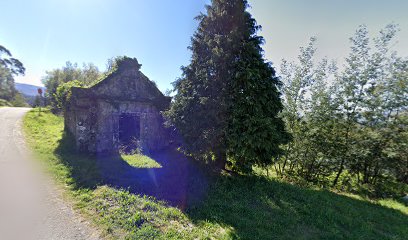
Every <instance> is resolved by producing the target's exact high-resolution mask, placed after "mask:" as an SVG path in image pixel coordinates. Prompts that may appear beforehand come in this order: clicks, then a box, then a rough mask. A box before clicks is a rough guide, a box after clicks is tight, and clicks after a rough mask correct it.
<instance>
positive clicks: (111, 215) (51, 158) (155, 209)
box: [24, 111, 408, 239]
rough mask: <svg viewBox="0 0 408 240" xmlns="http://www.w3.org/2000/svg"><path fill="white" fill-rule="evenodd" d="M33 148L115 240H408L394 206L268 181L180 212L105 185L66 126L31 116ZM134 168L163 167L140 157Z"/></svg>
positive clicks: (222, 192) (226, 186) (219, 189)
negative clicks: (72, 143)
mask: <svg viewBox="0 0 408 240" xmlns="http://www.w3.org/2000/svg"><path fill="white" fill-rule="evenodd" d="M24 125H25V132H26V137H27V139H28V143H29V145H30V146H31V148H32V149H33V150H34V152H35V153H36V154H37V156H38V158H39V159H41V160H42V162H43V163H44V164H45V165H46V166H47V168H48V169H49V171H50V173H51V174H52V176H54V177H55V179H56V181H57V183H59V184H61V185H62V186H63V187H64V188H65V189H66V193H67V196H68V197H69V199H71V200H72V201H73V203H74V205H75V206H76V208H77V209H78V210H79V211H80V212H82V213H83V214H84V215H85V216H86V217H88V218H89V219H90V220H91V222H93V223H94V224H95V225H96V226H97V227H98V228H100V229H101V231H102V233H103V236H105V237H106V238H112V239H118V238H121V239H407V236H408V228H407V226H408V207H406V206H404V205H403V204H401V203H399V202H396V201H394V200H390V199H388V200H382V201H373V200H368V199H363V198H360V197H358V196H355V195H339V194H335V193H332V192H329V191H326V190H319V189H311V188H300V187H297V186H294V185H290V184H288V183H285V182H280V181H276V180H273V179H268V178H266V177H265V176H221V177H219V178H218V179H215V180H214V182H213V184H212V185H211V187H210V188H209V190H208V193H207V197H206V198H205V199H203V201H202V202H201V203H200V204H198V203H197V204H195V205H192V206H189V208H188V209H187V210H184V211H181V210H179V209H177V208H174V207H170V206H168V204H166V203H165V202H162V201H157V200H155V199H154V198H152V197H149V196H141V195H136V194H132V193H130V192H128V191H127V190H121V189H116V188H113V187H110V186H107V185H104V184H102V181H101V176H100V169H98V166H97V164H95V161H96V160H95V159H93V158H92V157H89V156H85V155H80V154H77V153H74V152H73V151H71V150H70V147H69V146H70V144H69V143H67V142H65V141H64V140H62V137H63V120H62V118H60V117H57V116H54V115H52V114H50V113H43V114H42V115H41V116H38V112H35V111H31V112H29V113H28V114H27V115H26V117H25V119H24ZM122 160H123V161H127V162H128V163H129V164H130V165H131V166H132V167H135V168H138V167H148V168H149V167H153V168H154V167H160V165H156V164H157V163H155V162H154V161H153V160H151V159H148V158H144V157H141V156H135V157H123V159H122Z"/></svg>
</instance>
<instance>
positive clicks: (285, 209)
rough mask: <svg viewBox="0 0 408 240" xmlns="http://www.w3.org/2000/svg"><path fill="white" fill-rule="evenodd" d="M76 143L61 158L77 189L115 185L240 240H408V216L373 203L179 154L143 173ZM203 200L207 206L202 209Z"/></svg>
mask: <svg viewBox="0 0 408 240" xmlns="http://www.w3.org/2000/svg"><path fill="white" fill-rule="evenodd" d="M72 146H73V142H72V140H71V139H70V138H69V137H66V136H65V137H64V138H63V140H61V141H60V143H59V146H58V148H57V149H56V151H55V153H56V154H58V155H59V156H60V158H61V159H62V161H63V163H64V164H66V165H67V166H69V167H70V169H71V172H70V173H71V176H72V178H73V181H74V184H75V187H76V188H90V189H94V188H96V187H97V186H99V185H104V184H108V185H110V186H112V187H115V188H118V189H128V190H129V191H130V192H132V193H136V194H146V195H150V196H154V197H156V198H157V199H161V200H165V201H167V202H168V203H170V204H171V205H173V206H178V207H179V208H181V209H186V207H188V208H187V210H186V211H185V213H186V214H187V215H188V216H189V218H190V219H191V220H192V221H193V222H194V223H196V224H198V225H200V224H204V225H205V224H206V223H210V224H219V225H221V226H224V227H227V228H232V231H231V234H232V236H230V237H231V238H234V239H235V238H238V239H407V238H406V237H407V236H408V227H407V226H408V216H407V215H406V214H403V213H402V212H400V211H398V210H394V209H390V208H386V207H383V206H380V205H377V204H374V203H370V202H368V201H362V200H357V199H353V198H350V197H347V196H342V195H338V194H335V193H332V192H329V191H325V190H312V189H305V188H300V187H297V186H293V185H290V184H287V183H283V182H278V181H274V180H270V179H266V178H265V177H258V176H221V177H219V178H218V179H215V180H214V179H213V180H214V182H213V183H211V186H209V185H210V184H209V182H208V179H209V177H208V173H204V172H203V171H202V170H201V168H200V167H198V166H197V165H195V164H194V163H193V161H191V160H190V159H188V158H186V157H184V156H183V155H181V154H180V153H178V152H176V151H172V150H166V151H161V152H156V153H152V154H151V155H150V157H151V158H152V159H154V160H155V161H157V162H158V163H159V164H160V165H162V168H156V169H140V168H135V167H132V166H130V165H129V164H128V163H127V162H125V161H124V160H123V159H122V158H121V156H110V157H106V156H96V157H90V156H87V155H81V154H76V153H73V152H72V148H71V147H72ZM199 200H202V201H199Z"/></svg>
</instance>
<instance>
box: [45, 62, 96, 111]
mask: <svg viewBox="0 0 408 240" xmlns="http://www.w3.org/2000/svg"><path fill="white" fill-rule="evenodd" d="M101 76H102V74H101V72H100V71H99V70H98V68H97V67H96V66H95V65H93V64H92V63H89V64H83V66H82V68H81V67H78V65H77V64H76V63H75V64H72V63H71V62H67V63H66V66H65V67H62V68H60V69H54V70H51V71H47V72H46V76H45V77H44V78H43V79H42V81H43V83H44V86H45V87H46V88H47V92H46V95H45V97H46V98H47V102H48V103H49V105H50V107H51V110H52V111H53V112H60V111H62V109H63V108H62V107H63V106H64V105H61V104H62V103H63V102H62V101H61V100H63V99H61V97H62V98H64V96H62V95H63V94H62V95H61V94H57V89H58V87H59V86H60V85H62V84H64V83H68V82H71V81H74V80H76V81H77V82H76V83H73V84H71V85H78V82H80V83H81V85H83V86H87V85H91V84H92V83H94V82H95V81H98V79H99V78H100V77H101ZM68 86H69V84H68V85H67V86H66V87H63V88H67V87H68ZM64 103H65V102H64Z"/></svg>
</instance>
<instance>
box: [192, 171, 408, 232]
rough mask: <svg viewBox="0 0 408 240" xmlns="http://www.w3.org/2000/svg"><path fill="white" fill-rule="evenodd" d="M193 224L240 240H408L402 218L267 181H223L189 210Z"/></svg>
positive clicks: (243, 178)
mask: <svg viewBox="0 0 408 240" xmlns="http://www.w3.org/2000/svg"><path fill="white" fill-rule="evenodd" d="M188 214H189V215H190V217H191V219H193V221H194V222H196V223H199V222H202V221H209V222H213V223H219V224H220V225H224V226H231V227H232V228H233V229H234V231H233V232H234V234H235V235H234V236H232V237H233V238H239V239H407V236H408V227H407V226H408V216H407V215H405V214H403V213H402V212H400V211H398V210H394V209H390V208H386V207H383V206H380V205H377V204H374V203H370V202H367V201H362V200H357V199H353V198H350V197H347V196H342V195H338V194H335V193H332V192H329V191H326V190H313V189H305V188H300V187H297V186H293V185H290V184H287V183H282V182H278V181H274V180H268V179H266V178H265V177H257V176H233V177H227V176H225V177H221V178H220V179H219V180H218V182H217V183H216V184H215V185H214V186H212V187H211V192H210V193H209V195H208V198H207V200H206V201H205V202H204V203H203V205H202V206H200V207H197V208H192V209H189V211H188Z"/></svg>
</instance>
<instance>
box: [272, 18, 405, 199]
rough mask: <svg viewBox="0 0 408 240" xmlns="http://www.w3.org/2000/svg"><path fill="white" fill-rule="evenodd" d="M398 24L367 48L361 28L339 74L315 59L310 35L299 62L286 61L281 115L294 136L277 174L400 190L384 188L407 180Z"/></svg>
mask: <svg viewBox="0 0 408 240" xmlns="http://www.w3.org/2000/svg"><path fill="white" fill-rule="evenodd" d="M397 30H398V29H397V26H396V25H388V26H386V27H385V28H384V29H383V30H381V32H380V34H379V36H378V37H377V38H374V40H373V42H374V46H373V47H372V46H371V44H370V39H369V37H368V30H367V28H366V27H365V26H361V27H359V28H358V29H357V31H356V34H355V35H354V36H353V37H352V38H351V39H350V40H351V43H352V46H351V52H350V54H349V56H348V57H347V58H346V65H345V68H344V70H343V71H342V72H340V73H339V72H338V71H337V68H336V66H335V65H333V64H329V62H328V60H326V59H323V60H322V61H321V62H320V63H318V64H316V62H315V60H314V54H315V51H316V49H315V47H314V42H315V39H314V38H312V39H311V42H310V44H309V45H308V46H307V47H306V48H301V54H300V55H299V62H298V63H288V62H286V61H284V62H283V64H282V67H281V72H282V79H283V82H284V83H285V85H284V87H283V93H284V100H285V101H284V104H285V109H284V111H283V112H282V116H283V118H284V120H285V123H286V127H287V129H288V130H289V132H290V133H291V134H292V135H293V141H292V142H291V143H289V144H287V145H286V154H285V156H283V157H282V158H280V159H279V160H278V161H277V163H276V165H275V167H276V170H277V172H278V174H280V175H290V176H295V175H296V176H300V177H302V178H303V179H304V180H306V181H309V182H314V183H318V184H319V185H325V186H327V185H328V182H331V185H332V186H337V185H341V186H338V187H340V188H352V189H356V188H357V189H359V188H364V187H362V185H366V186H369V188H371V190H370V191H369V192H371V193H375V194H376V195H377V196H379V197H383V196H384V194H388V196H393V195H395V194H397V195H398V194H400V195H402V194H404V191H406V190H404V188H391V187H390V188H387V187H386V186H387V185H389V186H391V185H393V183H395V181H396V180H398V181H401V182H405V183H407V181H406V180H407V172H408V171H407V170H408V169H407V166H408V165H407V156H408V154H407V153H408V152H407V149H408V148H407V142H408V138H407V123H408V122H407V110H408V100H407V99H408V92H407V87H406V86H407V84H408V82H407V81H408V78H407V75H406V73H407V70H408V68H407V66H408V65H407V64H408V60H406V59H403V58H401V57H398V56H397V54H396V53H394V52H392V50H391V49H390V46H392V43H393V40H394V38H395V36H396V33H397ZM346 179H348V180H346ZM379 189H383V190H384V191H383V192H382V193H381V191H379ZM390 189H394V192H392V190H391V191H389V190H390ZM398 189H399V190H398ZM371 195H372V194H371Z"/></svg>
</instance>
